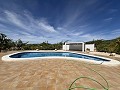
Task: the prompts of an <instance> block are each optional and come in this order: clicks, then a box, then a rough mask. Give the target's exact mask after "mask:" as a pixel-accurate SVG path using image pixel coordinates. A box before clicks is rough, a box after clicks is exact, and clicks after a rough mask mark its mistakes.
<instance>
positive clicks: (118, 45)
mask: <svg viewBox="0 0 120 90" xmlns="http://www.w3.org/2000/svg"><path fill="white" fill-rule="evenodd" d="M65 42H66V41H65ZM65 42H64V43H65ZM64 43H63V42H59V43H56V44H50V43H48V41H47V42H42V43H40V44H28V42H25V43H24V42H23V41H22V40H20V39H19V40H17V41H13V40H12V39H9V38H7V36H6V35H5V34H2V33H0V51H1V50H36V49H39V50H55V49H57V50H59V49H62V45H63V44H64ZM86 43H87V44H93V43H94V44H95V47H96V50H97V51H99V52H109V53H117V54H120V37H118V38H116V39H112V40H103V39H101V40H93V41H89V42H86Z"/></svg>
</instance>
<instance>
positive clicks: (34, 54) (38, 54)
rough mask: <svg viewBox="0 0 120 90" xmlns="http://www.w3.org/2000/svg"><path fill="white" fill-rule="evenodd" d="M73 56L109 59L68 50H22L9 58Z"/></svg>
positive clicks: (100, 59) (98, 59)
mask: <svg viewBox="0 0 120 90" xmlns="http://www.w3.org/2000/svg"><path fill="white" fill-rule="evenodd" d="M51 56H52V57H57V56H58V57H74V58H84V59H88V60H96V61H110V60H106V59H102V58H99V57H94V56H88V55H83V54H76V53H70V52H22V53H17V54H14V55H11V56H10V57H11V58H33V57H51Z"/></svg>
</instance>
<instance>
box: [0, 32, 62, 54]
mask: <svg viewBox="0 0 120 90" xmlns="http://www.w3.org/2000/svg"><path fill="white" fill-rule="evenodd" d="M62 45H63V43H62V42H59V43H56V44H50V43H48V41H47V42H42V43H40V44H28V42H25V43H24V42H23V41H22V40H20V39H18V40H17V41H13V40H12V39H9V38H8V37H7V36H6V35H5V34H2V33H0V52H1V51H6V50H36V49H39V50H55V49H57V50H59V49H62Z"/></svg>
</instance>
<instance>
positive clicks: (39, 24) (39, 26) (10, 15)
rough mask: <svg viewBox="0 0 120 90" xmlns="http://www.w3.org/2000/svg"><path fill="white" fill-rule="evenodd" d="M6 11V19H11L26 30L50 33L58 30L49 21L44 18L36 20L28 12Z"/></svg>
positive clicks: (10, 21)
mask: <svg viewBox="0 0 120 90" xmlns="http://www.w3.org/2000/svg"><path fill="white" fill-rule="evenodd" d="M4 13H5V14H6V19H7V20H8V21H9V23H12V24H14V25H15V26H18V27H20V28H22V29H24V30H27V31H32V32H39V31H43V32H44V31H45V32H48V33H50V32H52V33H53V32H57V31H56V30H55V29H54V27H53V26H51V25H49V24H48V22H47V21H46V22H47V23H45V21H43V20H36V19H34V18H33V17H32V16H30V15H29V14H27V13H25V14H23V15H19V14H17V13H14V12H10V11H5V12H4Z"/></svg>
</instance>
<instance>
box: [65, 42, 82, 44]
mask: <svg viewBox="0 0 120 90" xmlns="http://www.w3.org/2000/svg"><path fill="white" fill-rule="evenodd" d="M71 43H84V42H66V44H71Z"/></svg>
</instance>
